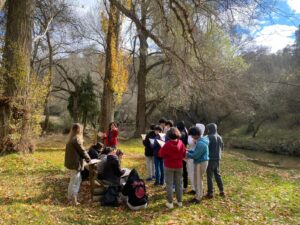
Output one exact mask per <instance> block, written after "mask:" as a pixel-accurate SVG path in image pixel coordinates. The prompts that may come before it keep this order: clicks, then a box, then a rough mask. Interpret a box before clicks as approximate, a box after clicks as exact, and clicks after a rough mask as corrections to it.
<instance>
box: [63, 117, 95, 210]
mask: <svg viewBox="0 0 300 225" xmlns="http://www.w3.org/2000/svg"><path fill="white" fill-rule="evenodd" d="M84 160H86V162H90V160H91V159H90V157H89V155H88V153H87V152H86V151H85V149H84V147H83V127H82V125H81V124H79V123H75V124H73V126H72V129H71V131H70V137H69V141H68V143H67V145H66V152H65V163H64V165H65V167H66V168H67V169H69V170H70V171H71V177H70V182H69V186H68V200H69V202H72V203H73V204H74V205H78V204H79V203H78V201H77V196H78V192H79V189H80V183H81V181H82V177H81V171H82V170H83V169H84Z"/></svg>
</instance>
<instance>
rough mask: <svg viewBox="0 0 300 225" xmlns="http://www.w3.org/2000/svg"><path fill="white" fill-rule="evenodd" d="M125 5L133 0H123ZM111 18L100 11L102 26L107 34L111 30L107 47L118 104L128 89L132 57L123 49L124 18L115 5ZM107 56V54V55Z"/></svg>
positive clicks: (112, 86)
mask: <svg viewBox="0 0 300 225" xmlns="http://www.w3.org/2000/svg"><path fill="white" fill-rule="evenodd" d="M123 4H124V5H125V7H131V0H126V1H124V2H123ZM109 14H110V16H111V18H107V17H106V15H105V13H104V11H101V12H100V18H101V26H102V29H103V31H104V33H105V35H106V36H107V33H108V32H111V40H110V43H107V47H108V48H110V49H109V51H110V53H111V61H110V68H109V70H110V73H111V76H110V79H109V86H110V88H111V90H112V91H113V92H114V93H115V96H116V99H115V102H116V103H117V104H119V103H121V101H122V96H123V94H124V92H125V91H126V90H127V83H128V69H127V68H128V65H129V63H130V58H129V56H127V55H126V54H125V53H124V52H123V51H122V50H121V47H120V45H121V42H122V41H121V39H120V30H121V24H122V21H123V18H122V17H121V18H120V15H119V11H118V10H117V9H116V8H115V7H111V8H110V13H109ZM119 20H121V21H119ZM116 26H120V27H119V29H115V28H116ZM106 57H107V56H106Z"/></svg>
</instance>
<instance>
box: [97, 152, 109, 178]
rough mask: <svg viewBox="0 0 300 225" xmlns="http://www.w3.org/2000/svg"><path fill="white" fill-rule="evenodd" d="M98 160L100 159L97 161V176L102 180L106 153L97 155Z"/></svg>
mask: <svg viewBox="0 0 300 225" xmlns="http://www.w3.org/2000/svg"><path fill="white" fill-rule="evenodd" d="M99 160H100V162H98V164H97V171H98V176H97V178H98V179H100V180H102V179H103V172H104V167H105V164H106V161H107V155H105V154H101V155H100V156H99Z"/></svg>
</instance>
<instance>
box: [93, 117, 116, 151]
mask: <svg viewBox="0 0 300 225" xmlns="http://www.w3.org/2000/svg"><path fill="white" fill-rule="evenodd" d="M108 127H109V128H108V131H106V133H105V134H104V133H102V132H99V133H98V135H99V137H101V138H102V139H104V140H105V146H106V147H111V148H116V147H117V145H118V135H119V130H118V128H117V125H116V123H115V122H111V123H110V124H109V126H108Z"/></svg>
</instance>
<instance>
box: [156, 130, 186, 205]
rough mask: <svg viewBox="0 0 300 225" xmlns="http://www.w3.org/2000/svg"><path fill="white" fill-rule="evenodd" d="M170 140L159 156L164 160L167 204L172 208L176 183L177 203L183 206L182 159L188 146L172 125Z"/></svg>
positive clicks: (169, 133) (169, 132) (169, 134)
mask: <svg viewBox="0 0 300 225" xmlns="http://www.w3.org/2000/svg"><path fill="white" fill-rule="evenodd" d="M167 135H168V137H169V138H170V140H169V141H168V142H166V144H165V145H164V146H163V147H162V148H161V149H160V151H159V156H160V157H161V158H163V160H164V167H165V175H166V184H167V188H166V190H167V203H166V206H167V207H168V208H169V209H172V208H173V207H174V206H173V185H174V184H175V192H176V199H177V205H178V206H179V207H181V206H182V195H183V190H182V167H183V163H182V160H183V159H184V158H185V156H186V147H185V145H184V144H183V142H182V141H181V140H180V136H181V135H180V131H179V130H178V129H177V128H175V127H172V128H171V129H170V130H169V131H168V134H167Z"/></svg>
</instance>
